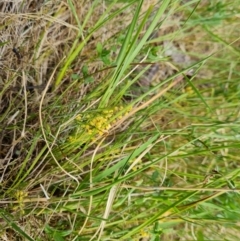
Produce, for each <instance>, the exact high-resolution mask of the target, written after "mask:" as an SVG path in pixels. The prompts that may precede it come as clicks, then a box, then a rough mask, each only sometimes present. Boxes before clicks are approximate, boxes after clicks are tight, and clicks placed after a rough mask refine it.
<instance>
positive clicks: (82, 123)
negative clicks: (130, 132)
mask: <svg viewBox="0 0 240 241" xmlns="http://www.w3.org/2000/svg"><path fill="white" fill-rule="evenodd" d="M121 110H123V107H122V106H120V107H114V108H111V109H105V110H102V111H98V112H97V113H91V114H79V115H78V116H77V117H76V119H75V120H76V121H77V130H76V131H75V133H74V135H71V136H70V137H69V141H70V142H73V141H74V140H76V139H78V138H79V137H80V135H84V137H86V135H87V136H90V137H91V139H94V138H95V137H96V136H102V135H104V134H106V133H108V130H109V129H110V128H111V127H112V125H113V124H114V122H116V121H117V120H119V119H121V118H122V115H121V116H117V118H116V119H114V116H115V115H116V114H117V113H119V112H120V111H121ZM82 137H83V136H82Z"/></svg>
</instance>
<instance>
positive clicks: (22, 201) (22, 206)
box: [13, 190, 28, 214]
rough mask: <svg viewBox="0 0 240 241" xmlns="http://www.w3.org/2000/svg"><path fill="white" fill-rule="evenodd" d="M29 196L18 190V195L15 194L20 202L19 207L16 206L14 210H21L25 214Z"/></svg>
mask: <svg viewBox="0 0 240 241" xmlns="http://www.w3.org/2000/svg"><path fill="white" fill-rule="evenodd" d="M27 196H28V193H27V192H24V191H20V190H17V191H16V193H15V194H14V197H15V198H16V199H17V201H18V202H19V203H18V205H16V206H14V207H13V209H14V210H17V209H20V211H21V213H22V214H24V206H25V205H24V199H25V198H26V197H27Z"/></svg>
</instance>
